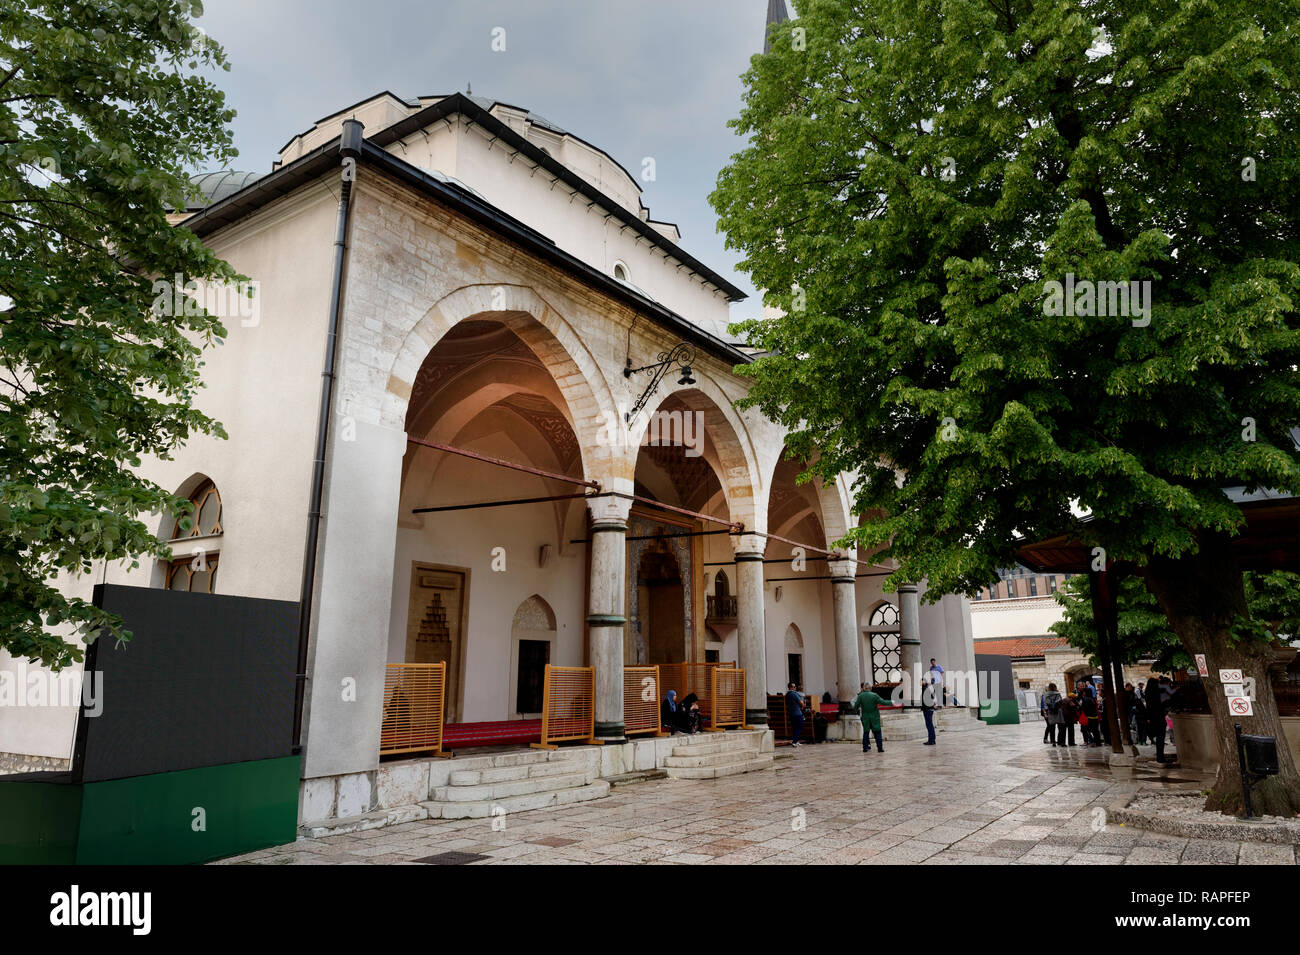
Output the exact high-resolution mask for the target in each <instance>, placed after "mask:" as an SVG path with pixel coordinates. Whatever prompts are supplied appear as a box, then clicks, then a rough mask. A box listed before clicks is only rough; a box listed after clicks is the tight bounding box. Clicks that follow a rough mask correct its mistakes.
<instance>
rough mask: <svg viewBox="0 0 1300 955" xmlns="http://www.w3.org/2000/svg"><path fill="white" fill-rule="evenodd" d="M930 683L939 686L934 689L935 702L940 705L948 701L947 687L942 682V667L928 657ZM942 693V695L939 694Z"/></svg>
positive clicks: (932, 658)
mask: <svg viewBox="0 0 1300 955" xmlns="http://www.w3.org/2000/svg"><path fill="white" fill-rule="evenodd" d="M930 685H931V686H936V685H937V686H939V687H940V688H941V689H939V690H935V704H936V705H938V706H942V705H944V704H945V703H947V702H948V688H947V687H946V686H944V683H943V667H941V666H940V665H939V664H938V663H937V662H936V661H935V659H934V657H930ZM940 693H942V694H943V695H942V697H940V696H939V694H940Z"/></svg>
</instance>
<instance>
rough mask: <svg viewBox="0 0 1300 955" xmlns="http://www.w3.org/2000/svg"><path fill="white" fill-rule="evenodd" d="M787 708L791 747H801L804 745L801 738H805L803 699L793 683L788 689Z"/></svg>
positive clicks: (786, 695)
mask: <svg viewBox="0 0 1300 955" xmlns="http://www.w3.org/2000/svg"><path fill="white" fill-rule="evenodd" d="M785 708H786V712H787V713H789V714H790V736H791V742H790V745H791V746H801V745H803V744H802V743H800V742H799V738H800V737H801V736H803V697H802V696H801V695H800V694H799V690H798V688H797V687H796V686H795V685H794V684H793V683H791V684H790V685H789V686H788V687H786V694H785Z"/></svg>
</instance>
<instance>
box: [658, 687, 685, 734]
mask: <svg viewBox="0 0 1300 955" xmlns="http://www.w3.org/2000/svg"><path fill="white" fill-rule="evenodd" d="M659 722H660V724H661V725H662V726H663V728H664V729H666V730H668V731H669V732H670V733H676V732H677V731H678V730H680V729H681V728H682V708H681V707H680V706H678V705H677V691H676V690H669V691H668V693H667V694H666V695H665V696H664V701H663V704H662V705H661V706H660V707H659Z"/></svg>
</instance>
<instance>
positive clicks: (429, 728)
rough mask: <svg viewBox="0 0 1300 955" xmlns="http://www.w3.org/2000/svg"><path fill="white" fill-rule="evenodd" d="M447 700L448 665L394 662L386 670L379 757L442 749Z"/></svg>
mask: <svg viewBox="0 0 1300 955" xmlns="http://www.w3.org/2000/svg"><path fill="white" fill-rule="evenodd" d="M446 699H447V664H445V663H390V664H388V666H387V667H386V669H385V670H384V716H383V723H382V724H381V727H380V731H379V755H381V756H390V755H392V754H393V753H420V752H426V751H432V752H433V753H434V754H435V755H437V756H450V755H451V753H447V752H443V749H442V721H443V705H444V703H445V701H446Z"/></svg>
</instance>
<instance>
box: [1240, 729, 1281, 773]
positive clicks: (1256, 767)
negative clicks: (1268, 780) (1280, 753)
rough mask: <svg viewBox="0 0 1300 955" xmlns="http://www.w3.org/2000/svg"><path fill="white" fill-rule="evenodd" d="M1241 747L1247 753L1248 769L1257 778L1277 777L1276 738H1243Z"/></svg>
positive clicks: (1243, 736) (1244, 736) (1245, 736)
mask: <svg viewBox="0 0 1300 955" xmlns="http://www.w3.org/2000/svg"><path fill="white" fill-rule="evenodd" d="M1241 745H1242V748H1243V749H1244V750H1245V753H1246V768H1247V769H1248V770H1249V771H1250V772H1251V773H1253V774H1254V775H1256V776H1276V775H1277V773H1278V766H1277V737H1276V736H1248V735H1246V734H1245V733H1243V734H1242V736H1241Z"/></svg>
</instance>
